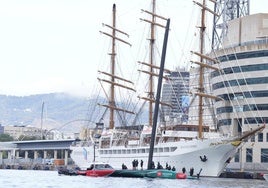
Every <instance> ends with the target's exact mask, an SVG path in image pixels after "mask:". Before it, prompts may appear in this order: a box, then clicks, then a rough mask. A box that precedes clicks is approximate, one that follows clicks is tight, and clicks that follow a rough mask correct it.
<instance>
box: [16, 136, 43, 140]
mask: <svg viewBox="0 0 268 188" xmlns="http://www.w3.org/2000/svg"><path fill="white" fill-rule="evenodd" d="M18 140H20V141H25V140H40V137H37V136H25V135H20V136H19V138H18Z"/></svg>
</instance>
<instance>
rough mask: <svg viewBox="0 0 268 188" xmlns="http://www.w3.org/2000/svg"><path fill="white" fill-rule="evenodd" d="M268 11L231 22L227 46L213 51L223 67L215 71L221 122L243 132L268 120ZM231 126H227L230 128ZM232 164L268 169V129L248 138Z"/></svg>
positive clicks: (214, 87) (242, 167) (226, 40)
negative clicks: (267, 12)
mask: <svg viewBox="0 0 268 188" xmlns="http://www.w3.org/2000/svg"><path fill="white" fill-rule="evenodd" d="M267 37H268V14H255V15H250V16H245V17H242V18H238V19H235V20H233V21H231V22H229V25H228V34H227V36H226V38H225V39H224V42H223V48H222V49H219V50H217V51H214V52H213V53H212V54H213V55H215V58H217V59H218V60H219V62H220V63H219V67H220V69H221V70H222V71H221V72H220V71H213V72H212V74H211V81H212V89H213V93H214V95H216V96H218V97H220V98H222V99H223V100H217V101H216V103H215V107H216V115H217V117H218V119H219V122H218V126H222V127H224V128H225V130H229V133H230V134H232V135H239V134H241V133H243V132H247V131H248V130H250V129H254V128H256V127H257V126H259V125H263V124H264V123H265V122H267V121H268V38H267ZM226 128H227V129H226ZM229 167H232V168H237V169H242V170H267V168H268V130H267V129H265V130H264V131H263V132H262V133H259V134H258V135H257V136H256V137H253V138H251V139H249V140H248V142H247V143H246V144H245V145H244V146H243V148H242V150H241V151H240V152H239V154H238V155H237V157H236V158H235V160H234V161H233V162H232V163H231V164H230V166H229Z"/></svg>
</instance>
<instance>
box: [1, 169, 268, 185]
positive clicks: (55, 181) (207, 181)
mask: <svg viewBox="0 0 268 188" xmlns="http://www.w3.org/2000/svg"><path fill="white" fill-rule="evenodd" d="M0 187H19V188H24V187H25V188H39V187H40V188H43V187H44V188H68V187H70V188H71V187H72V188H73V187H75V188H113V187H115V188H121V187H122V188H126V187H127V188H156V187H161V188H168V187H172V188H175V187H176V188H183V187H185V188H186V187H187V188H189V187H191V188H195V187H196V188H197V187H198V188H199V187H201V188H208V187H213V188H214V187H216V188H225V187H226V188H230V187H232V188H244V187H254V188H260V187H268V182H267V181H265V180H257V179H233V178H205V177H201V178H200V179H199V180H189V179H185V180H177V179H175V180H174V179H147V178H112V177H98V178H94V177H86V176H66V175H58V172H57V171H41V170H40V171H39V170H8V169H2V170H0Z"/></svg>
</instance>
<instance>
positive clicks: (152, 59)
mask: <svg viewBox="0 0 268 188" xmlns="http://www.w3.org/2000/svg"><path fill="white" fill-rule="evenodd" d="M152 3H153V4H152V20H151V21H152V22H151V39H150V57H149V58H150V59H149V62H150V65H151V67H150V72H151V73H153V71H154V70H153V65H154V48H155V25H154V23H155V0H153V2H152ZM149 82H150V83H149V87H150V88H149V93H148V96H149V98H150V99H151V100H150V101H149V125H151V126H152V125H153V100H154V79H153V75H150V78H149Z"/></svg>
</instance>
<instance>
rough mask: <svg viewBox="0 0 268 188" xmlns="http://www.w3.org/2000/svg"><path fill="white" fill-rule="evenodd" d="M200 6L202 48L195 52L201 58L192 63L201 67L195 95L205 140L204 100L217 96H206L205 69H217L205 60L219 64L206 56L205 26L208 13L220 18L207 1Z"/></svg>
mask: <svg viewBox="0 0 268 188" xmlns="http://www.w3.org/2000/svg"><path fill="white" fill-rule="evenodd" d="M210 1H211V2H213V3H216V1H214V0H210ZM194 3H195V4H197V5H198V6H200V7H201V25H200V26H199V29H200V32H199V38H200V46H199V52H193V53H194V54H195V55H197V56H199V61H198V62H196V61H192V62H193V63H195V64H197V65H199V86H198V92H197V93H195V94H196V95H197V96H198V97H199V101H198V116H199V118H198V138H199V139H202V138H203V115H204V107H203V106H204V105H203V103H204V98H212V99H215V98H216V97H215V96H212V95H209V94H205V86H204V73H205V68H210V69H217V68H216V67H214V66H211V65H209V64H207V63H206V62H204V61H205V60H208V61H210V62H213V63H217V61H216V60H215V59H212V58H210V57H208V56H206V55H204V48H205V40H204V38H205V31H206V25H205V16H206V11H208V12H210V13H212V14H214V15H216V16H218V15H217V14H215V13H214V12H213V11H212V10H210V9H209V8H208V7H207V5H206V0H203V1H202V4H201V3H198V2H195V1H194Z"/></svg>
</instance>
